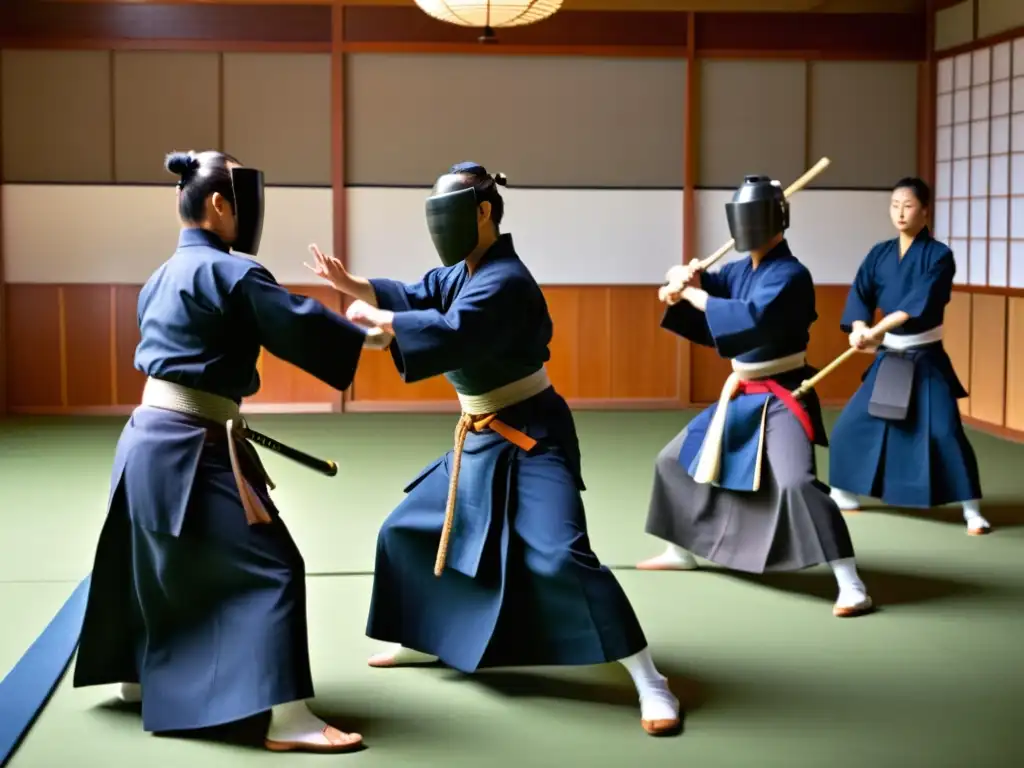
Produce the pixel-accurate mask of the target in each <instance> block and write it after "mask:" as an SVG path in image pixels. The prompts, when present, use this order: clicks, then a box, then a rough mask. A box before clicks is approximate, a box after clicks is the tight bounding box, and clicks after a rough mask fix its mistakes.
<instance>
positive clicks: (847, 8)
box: [0, 0, 926, 13]
mask: <svg viewBox="0 0 1024 768" xmlns="http://www.w3.org/2000/svg"><path fill="white" fill-rule="evenodd" d="M5 1H6V0H0V2H5ZM43 2H65V3H67V2H70V3H102V2H108V3H109V2H115V3H134V4H144V3H150V4H155V5H180V4H207V5H333V4H334V3H336V2H338V0H43ZM343 2H344V4H345V5H404V6H415V3H414V2H413V0H343ZM925 3H926V0H565V2H564V4H563V6H562V7H563V9H564V10H567V11H707V12H714V11H718V12H722V11H733V12H744V11H746V12H753V11H759V12H762V13H764V12H783V13H786V12H788V13H923V12H924V10H925Z"/></svg>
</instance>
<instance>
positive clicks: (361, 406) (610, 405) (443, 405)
mask: <svg viewBox="0 0 1024 768" xmlns="http://www.w3.org/2000/svg"><path fill="white" fill-rule="evenodd" d="M566 402H567V403H568V404H569V407H570V408H572V409H573V410H574V411H679V410H685V409H686V408H687V407H688V406H687V405H686V404H685V403H680V402H679V401H678V400H676V399H673V398H664V399H662V398H657V399H651V400H616V399H593V400H591V399H584V398H580V399H574V398H569V399H567V400H566ZM345 410H346V411H348V412H351V413H458V412H459V410H460V408H459V403H458V401H457V400H349V401H347V402H346V403H345Z"/></svg>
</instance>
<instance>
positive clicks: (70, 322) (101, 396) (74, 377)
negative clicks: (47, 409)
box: [60, 284, 116, 408]
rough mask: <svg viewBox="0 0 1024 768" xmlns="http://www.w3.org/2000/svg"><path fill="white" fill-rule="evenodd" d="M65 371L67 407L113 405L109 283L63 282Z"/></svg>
mask: <svg viewBox="0 0 1024 768" xmlns="http://www.w3.org/2000/svg"><path fill="white" fill-rule="evenodd" d="M60 292H61V296H62V304H63V311H62V312H61V313H60V314H61V319H62V320H63V325H64V330H63V338H64V344H63V345H62V346H63V366H62V367H63V370H64V388H65V391H66V393H67V396H66V400H65V402H64V403H63V405H65V406H66V407H67V408H83V407H85V408H91V407H97V406H110V405H114V402H113V400H114V387H115V386H116V384H115V380H114V377H113V376H112V371H111V365H110V359H111V354H112V342H113V339H112V336H111V330H112V327H111V323H110V318H111V301H110V299H111V295H110V286H109V285H99V284H94V285H64V286H60Z"/></svg>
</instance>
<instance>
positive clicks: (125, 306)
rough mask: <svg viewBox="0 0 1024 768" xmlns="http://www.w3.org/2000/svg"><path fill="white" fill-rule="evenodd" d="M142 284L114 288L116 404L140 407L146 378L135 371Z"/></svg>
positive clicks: (139, 336)
mask: <svg viewBox="0 0 1024 768" xmlns="http://www.w3.org/2000/svg"><path fill="white" fill-rule="evenodd" d="M141 290H142V286H140V285H116V286H114V303H115V310H114V349H115V352H114V356H115V358H116V361H117V362H116V367H117V378H116V384H117V387H116V389H117V392H116V394H117V402H116V404H117V405H127V406H132V405H137V404H138V403H139V402H140V401H141V400H142V388H143V387H144V386H145V384H146V377H145V376H144V375H143V374H142V373H141V372H140V371H137V370H136V369H135V348H136V347H137V346H138V345H139V341H141V339H142V337H141V335H140V333H139V292H140V291H141Z"/></svg>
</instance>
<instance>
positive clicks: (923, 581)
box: [716, 567, 991, 610]
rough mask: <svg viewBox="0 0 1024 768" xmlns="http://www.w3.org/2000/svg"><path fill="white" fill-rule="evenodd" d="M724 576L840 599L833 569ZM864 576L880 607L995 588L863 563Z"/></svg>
mask: <svg viewBox="0 0 1024 768" xmlns="http://www.w3.org/2000/svg"><path fill="white" fill-rule="evenodd" d="M716 572H717V573H718V574H720V575H722V576H725V577H728V578H733V579H738V580H740V581H745V582H747V583H750V584H758V585H761V586H765V587H769V588H771V589H778V590H781V591H783V592H793V593H797V594H802V595H808V596H810V597H819V598H821V599H822V600H826V601H828V602H830V603H831V602H832V601H834V600H835V599H836V580H835V577H834V576H833V575H832V573H831V572H830V571H827V570H821V569H815V570H813V571H811V570H808V571H799V572H797V573H765V574H750V573H739V572H737V571H728V570H725V569H716ZM858 572H859V573H860V577H861V579H863V580H864V583H865V584H866V585H867V588H868V591H869V592H870V593H871V597H872V599H873V600H874V601H875V603H876V605H878V606H879V609H880V610H884V609H885V607H886V606H892V605H909V604H912V603H924V602H929V601H932V600H943V599H946V598H949V597H966V596H969V595H971V596H973V595H979V594H981V593H984V592H989V591H991V589H990V588H989V587H987V586H986V585H983V584H977V583H975V582H970V581H963V580H954V579H949V578H944V577H939V576H925V575H922V574H919V573H907V572H904V571H894V570H891V569H888V568H870V567H868V568H865V567H859V568H858Z"/></svg>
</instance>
